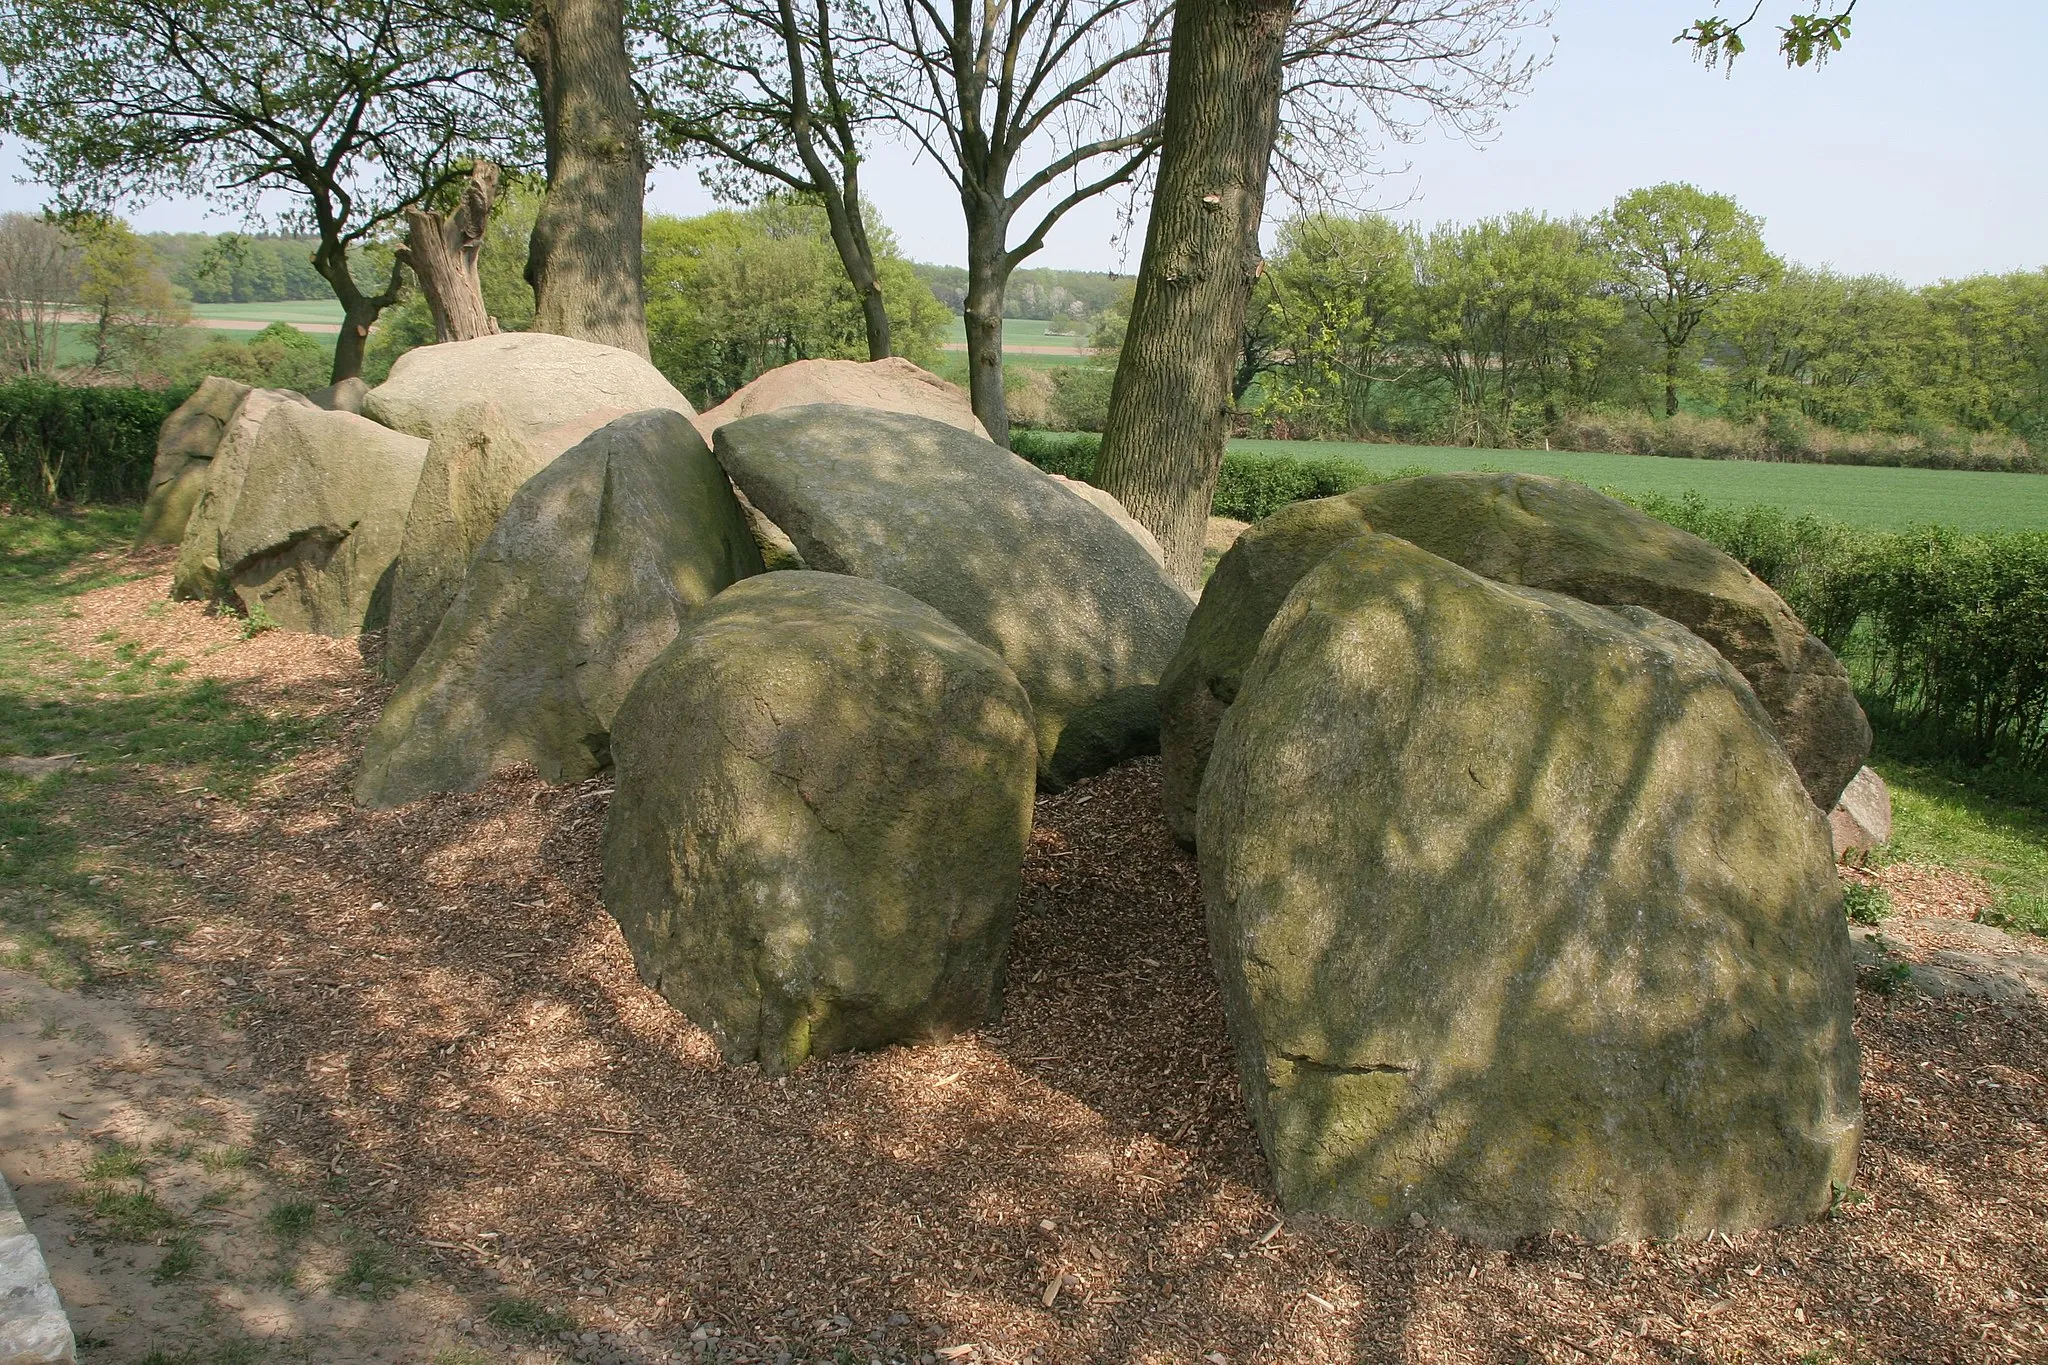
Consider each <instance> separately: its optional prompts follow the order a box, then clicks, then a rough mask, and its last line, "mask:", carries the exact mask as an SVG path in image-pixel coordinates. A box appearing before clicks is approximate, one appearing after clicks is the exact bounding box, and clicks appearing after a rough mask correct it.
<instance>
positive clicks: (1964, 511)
mask: <svg viewBox="0 0 2048 1365" xmlns="http://www.w3.org/2000/svg"><path fill="white" fill-rule="evenodd" d="M1230 449H1231V450H1232V451H1245V452H1249V453H1257V454H1261V455H1284V456H1287V457H1288V458H1290V459H1298V460H1326V459H1329V460H1349V461H1352V462H1354V463H1357V464H1360V465H1364V466H1366V467H1367V468H1370V469H1372V470H1374V471H1376V472H1378V473H1380V474H1383V475H1384V474H1389V473H1392V472H1393V471H1394V470H1397V469H1401V468H1403V467H1406V466H1411V465H1412V466H1418V467H1420V468H1423V469H1426V470H1429V471H1432V472H1440V471H1445V470H1494V471H1513V472H1515V473H1519V474H1550V475H1554V476H1556V477H1559V478H1566V479H1576V480H1578V481H1579V482H1580V483H1584V484H1589V485H1591V486H1592V487H1594V488H1617V489H1620V490H1621V491H1622V492H1624V493H1627V494H1629V495H1631V496H1642V495H1645V494H1661V495H1663V496H1665V497H1674V498H1675V497H1678V496H1680V495H1682V494H1684V493H1686V492H1687V491H1697V492H1698V493H1699V494H1700V496H1701V497H1703V498H1705V499H1706V500H1707V501H1708V502H1711V503H1719V504H1724V505H1730V506H1737V505H1741V504H1744V503H1768V504H1770V505H1771V506H1774V507H1782V508H1784V509H1785V511H1787V512H1789V513H1791V514H1793V515H1794V516H1797V515H1799V514H1801V513H1805V512H1811V513H1814V514H1815V515H1817V516H1824V517H1830V518H1832V519H1834V520H1836V521H1843V522H1848V523H1850V524H1852V525H1856V526H1877V527H1885V528H1889V529H1898V528H1901V527H1905V526H1913V525H1920V524H1925V523H1928V522H1937V523H1939V524H1941V525H1944V526H1953V527H1955V528H1956V529H1957V530H1960V531H2027V530H2042V529H2048V478H2044V477H2043V476H2041V475H2039V474H1997V473H1978V472H1975V471H1971V470H1957V469H1880V468H1873V467H1870V466H1863V465H1822V464H1780V463H1771V462H1766V461H1761V460H1681V459H1672V458H1669V457H1666V456H1662V455H1606V454H1581V453H1576V452H1570V451H1549V450H1474V449H1470V448H1468V447H1464V446H1393V445H1374V444H1370V443H1364V442H1348V441H1232V442H1231V443H1230Z"/></svg>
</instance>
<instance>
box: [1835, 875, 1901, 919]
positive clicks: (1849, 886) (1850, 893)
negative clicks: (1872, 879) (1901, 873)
mask: <svg viewBox="0 0 2048 1365" xmlns="http://www.w3.org/2000/svg"><path fill="white" fill-rule="evenodd" d="M1842 908H1843V909H1844V910H1846V911H1848V914H1849V918H1850V919H1851V920H1853V921H1855V922H1856V923H1857V924H1882V923H1884V921H1885V919H1886V917H1887V916H1889V915H1890V914H1891V913H1892V893H1891V892H1889V891H1887V890H1885V889H1884V888H1883V887H1881V886H1871V885H1868V884H1866V883H1864V882H1845V883H1843V886H1842Z"/></svg>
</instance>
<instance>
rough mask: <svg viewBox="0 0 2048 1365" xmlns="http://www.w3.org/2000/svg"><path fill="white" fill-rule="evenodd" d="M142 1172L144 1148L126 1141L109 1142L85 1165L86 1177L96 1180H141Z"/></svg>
mask: <svg viewBox="0 0 2048 1365" xmlns="http://www.w3.org/2000/svg"><path fill="white" fill-rule="evenodd" d="M142 1173H143V1167H142V1149H141V1148H139V1147H130V1146H129V1145H128V1144H127V1143H125V1142H111V1143H108V1144H107V1145H106V1146H104V1147H102V1148H100V1149H99V1151H97V1152H95V1153H93V1158H92V1160H91V1161H89V1162H87V1163H86V1166H85V1178H86V1179H87V1180H95V1181H98V1180H140V1179H142Z"/></svg>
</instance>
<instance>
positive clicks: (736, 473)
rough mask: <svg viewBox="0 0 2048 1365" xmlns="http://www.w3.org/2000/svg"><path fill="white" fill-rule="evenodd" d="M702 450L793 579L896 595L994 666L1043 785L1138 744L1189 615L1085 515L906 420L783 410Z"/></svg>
mask: <svg viewBox="0 0 2048 1365" xmlns="http://www.w3.org/2000/svg"><path fill="white" fill-rule="evenodd" d="M716 443H717V449H718V458H719V461H720V462H721V463H722V464H723V465H724V466H725V469H726V472H727V473H728V474H730V475H731V476H732V479H733V482H734V483H736V484H738V485H739V487H740V489H741V490H742V491H743V492H745V494H746V495H747V497H748V498H749V499H750V500H751V501H752V502H753V503H754V505H755V506H757V507H759V508H760V509H761V511H762V512H763V513H764V514H765V515H766V516H767V517H768V519H769V520H771V521H773V522H774V523H775V524H776V525H777V526H779V527H781V528H782V530H783V531H784V532H786V533H787V534H788V536H789V537H790V539H791V540H792V541H794V542H795V544H796V547H797V549H798V550H799V551H800V552H801V553H802V554H803V557H804V562H805V563H806V564H808V565H809V566H810V567H811V568H813V569H822V570H824V571H826V572H829V573H843V574H851V575H854V576H856V577H860V578H870V579H875V580H877V581H879V582H883V583H887V584H888V585H889V586H891V587H893V588H899V589H901V590H902V591H904V592H907V593H909V594H910V595H911V596H912V597H915V598H917V599H918V600H919V601H920V602H926V603H929V604H930V605H931V606H933V607H934V608H936V609H937V610H938V611H939V612H940V614H942V615H943V616H945V617H946V619H947V620H949V621H951V622H952V623H953V624H954V625H956V626H958V627H960V629H961V630H963V631H965V632H966V633H967V634H968V636H969V637H971V638H972V639H974V640H976V641H978V642H980V643H981V644H983V645H986V646H987V647H988V648H990V649H993V650H994V651H995V652H996V653H997V654H998V655H999V656H1000V657H1001V658H1002V660H1003V662H1005V663H1006V664H1008V665H1009V666H1010V668H1011V670H1012V671H1013V672H1014V673H1016V675H1017V679H1018V681H1020V682H1022V683H1023V684H1024V690H1025V692H1026V693H1027V694H1029V696H1030V697H1031V701H1032V706H1033V709H1034V711H1035V712H1036V714H1037V718H1038V727H1039V768H1040V773H1041V775H1042V777H1043V779H1044V781H1045V784H1046V785H1047V786H1048V787H1052V786H1057V785H1061V784H1064V783H1066V782H1069V781H1072V780H1074V779H1075V778H1077V777H1083V776H1086V775H1088V774H1090V773H1093V772H1099V771H1101V770H1102V769H1104V768H1106V767H1109V766H1111V765H1112V764H1114V763H1116V762H1119V761H1121V760H1122V759H1124V758H1127V757H1130V756H1131V755H1133V754H1135V753H1142V752H1146V751H1148V750H1150V749H1152V748H1154V747H1156V744H1157V734H1156V731H1157V727H1158V716H1157V714H1156V711H1155V710H1154V703H1153V700H1152V687H1153V685H1154V684H1155V683H1156V682H1157V681H1158V679H1159V675H1160V673H1161V672H1162V671H1163V670H1164V669H1165V667H1166V663H1167V660H1168V659H1169V658H1171V657H1172V654H1173V651H1174V648H1175V646H1176V645H1177V644H1178V643H1179V642H1180V637H1181V632H1182V630H1183V629H1184V627H1185V626H1186V624H1187V617H1188V613H1189V611H1190V610H1192V608H1193V603H1192V602H1190V601H1189V599H1188V597H1187V595H1186V594H1184V593H1183V592H1181V591H1180V589H1178V588H1177V587H1175V586H1174V585H1173V583H1172V581H1171V580H1169V579H1168V578H1167V577H1166V574H1165V571H1164V570H1163V569H1162V568H1160V566H1159V565H1158V564H1157V563H1156V562H1155V561H1154V560H1153V559H1152V557H1151V556H1150V555H1149V554H1147V553H1146V552H1145V550H1144V549H1143V548H1142V547H1141V546H1140V545H1139V544H1138V542H1137V541H1136V540H1135V539H1133V538H1132V537H1131V536H1130V535H1128V534H1127V533H1125V532H1124V531H1123V530H1122V528H1120V527H1119V526H1117V524H1116V523H1115V522H1114V521H1113V520H1112V519H1111V518H1110V517H1109V515H1108V514H1107V513H1105V512H1103V511H1102V510H1101V509H1100V508H1098V507H1095V506H1093V505H1092V504H1090V503H1088V502H1087V501H1086V500H1085V499H1081V498H1076V497H1074V496H1073V495H1072V494H1070V493H1068V492H1066V491H1065V490H1064V489H1062V488H1061V487H1060V486H1059V485H1058V484H1057V483H1056V482H1055V481H1053V480H1052V479H1049V478H1046V477H1045V476H1044V475H1043V474H1042V473H1040V472H1039V471H1038V470H1036V469H1034V468H1033V467H1032V466H1031V465H1029V464H1027V463H1026V462H1025V461H1024V460H1022V459H1021V458H1019V457H1018V456H1015V455H1012V454H1011V453H1010V452H1009V451H1007V450H1004V449H1002V448H1001V447H1000V446H997V445H995V444H994V443H992V442H990V441H987V440H984V439H981V438H980V437H977V436H975V435H974V434H972V433H970V432H963V431H961V430H959V429H958V428H956V427H953V426H950V425H948V424H947V423H944V422H940V421H935V420H933V419H930V418H925V417H917V416H912V415H910V414H906V413H895V412H878V411H874V410H871V409H861V408H851V407H841V406H835V405H831V404H815V405H807V406H802V407H792V408H783V409H780V410H779V411H776V412H772V413H767V414H764V415H762V416H758V417H748V418H744V419H742V420H740V421H737V422H733V423H729V424H727V425H725V426H723V427H720V428H719V430H718V433H717V437H716ZM1069 729H1071V730H1072V731H1073V733H1072V734H1071V735H1069V734H1067V733H1066V732H1067V731H1068V730H1069Z"/></svg>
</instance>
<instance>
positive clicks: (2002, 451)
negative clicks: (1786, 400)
mask: <svg viewBox="0 0 2048 1365" xmlns="http://www.w3.org/2000/svg"><path fill="white" fill-rule="evenodd" d="M1550 440H1551V444H1552V445H1554V446H1556V447H1557V448H1559V449H1562V450H1590V451H1600V452H1605V453H1609V454H1616V455H1664V456H1669V457H1671V458H1675V459H1685V460H1781V461H1787V462H1791V463H1798V464H1854V465H1883V466H1889V467H1894V468H1919V469H1981V470H2004V471H2008V472H2012V473H2022V474H2024V473H2039V472H2043V471H2044V470H2048V465H2044V464H2043V462H2042V461H2041V460H2040V459H2039V458H2037V457H2036V456H2035V455H2034V453H2033V451H2032V450H2031V449H2030V448H2029V447H2028V446H2027V443H2026V442H2025V441H2022V440H2020V439H2019V438H2018V437H2016V436H2009V435H2005V434H2002V433H1986V432H1977V433H1971V432H1965V431H1959V430H1957V429H1955V428H1952V427H1944V426H1939V425H1936V424H1927V423H1923V424H1921V425H1920V426H1918V427H1916V428H1915V429H1914V430H1911V431H1905V432H1880V431H1838V430H1835V429H1833V428H1831V427H1824V426H1821V425H1820V424H1818V423H1816V422H1813V421H1811V420H1809V419H1808V418H1806V417H1803V416H1801V415H1799V414H1798V413H1794V412H1781V411H1772V412H1768V413H1765V414H1764V415H1763V416H1761V417H1760V418H1758V419H1756V420H1754V421H1748V422H1736V421H1730V420H1729V419H1727V418H1725V417H1700V416H1696V415H1694V414H1692V413H1686V412H1681V413H1679V414H1678V415H1677V416H1675V417H1672V418H1669V419H1667V420H1663V421H1660V420H1658V419H1656V418H1653V417H1650V416H1649V415H1648V414H1646V413H1642V412H1578V413H1573V414H1571V415H1569V416H1567V417H1564V418H1561V419H1559V420H1558V421H1557V422H1555V423H1553V424H1552V427H1551V433H1550Z"/></svg>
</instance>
